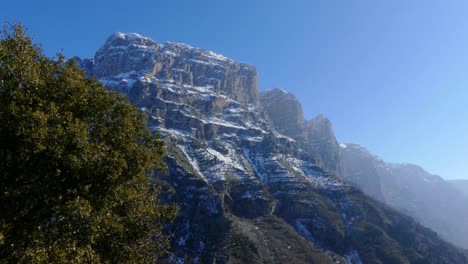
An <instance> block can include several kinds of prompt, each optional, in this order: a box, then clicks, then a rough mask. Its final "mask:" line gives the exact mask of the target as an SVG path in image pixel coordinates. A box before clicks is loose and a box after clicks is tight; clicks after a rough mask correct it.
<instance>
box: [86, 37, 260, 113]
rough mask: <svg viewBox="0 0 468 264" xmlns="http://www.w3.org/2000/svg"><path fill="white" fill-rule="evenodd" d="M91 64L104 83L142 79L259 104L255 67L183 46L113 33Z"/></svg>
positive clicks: (95, 73)
mask: <svg viewBox="0 0 468 264" xmlns="http://www.w3.org/2000/svg"><path fill="white" fill-rule="evenodd" d="M94 60H95V65H96V66H95V67H94V75H95V76H96V77H97V78H98V79H103V81H104V82H106V81H107V82H109V81H113V79H112V78H114V77H117V79H119V77H127V78H126V79H127V80H131V79H132V76H133V77H134V76H143V75H145V76H147V77H148V78H155V79H161V80H172V81H173V82H174V83H177V84H179V85H190V86H199V87H211V88H212V89H213V91H216V92H218V93H219V94H224V95H228V96H229V97H230V98H232V99H234V100H236V101H238V102H240V103H246V104H252V105H257V103H258V88H257V71H256V69H255V67H253V66H251V65H248V64H245V63H237V62H235V61H233V60H231V59H228V58H226V57H224V56H222V55H219V54H216V53H214V52H211V51H205V50H202V49H198V48H193V47H190V46H188V45H185V44H180V43H172V42H167V43H165V44H158V43H156V42H155V41H154V40H152V39H149V38H147V37H143V36H140V35H138V34H136V33H130V34H123V33H116V34H114V35H112V36H110V37H109V38H108V39H107V41H106V43H105V44H104V46H102V47H101V48H100V49H99V50H98V51H97V52H96V55H95V57H94ZM120 79H123V78H120Z"/></svg>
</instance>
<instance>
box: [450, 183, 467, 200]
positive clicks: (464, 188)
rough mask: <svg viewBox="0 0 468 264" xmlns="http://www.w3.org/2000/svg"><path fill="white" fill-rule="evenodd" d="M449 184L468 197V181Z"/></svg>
mask: <svg viewBox="0 0 468 264" xmlns="http://www.w3.org/2000/svg"><path fill="white" fill-rule="evenodd" d="M448 182H449V183H450V184H452V186H453V187H455V188H456V189H458V190H460V191H461V192H463V193H464V194H465V195H466V196H468V180H450V181H448Z"/></svg>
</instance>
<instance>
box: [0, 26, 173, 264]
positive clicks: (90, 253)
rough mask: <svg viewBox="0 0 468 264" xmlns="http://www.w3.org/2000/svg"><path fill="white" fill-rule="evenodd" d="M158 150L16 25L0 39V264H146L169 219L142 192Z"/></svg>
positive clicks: (159, 145) (136, 119) (127, 116)
mask: <svg viewBox="0 0 468 264" xmlns="http://www.w3.org/2000/svg"><path fill="white" fill-rule="evenodd" d="M163 154H164V146H163V142H162V141H161V140H160V139H159V138H158V137H157V136H154V135H152V134H151V132H150V131H149V130H148V129H147V127H146V117H145V116H144V115H142V114H141V113H140V112H139V111H138V109H136V108H135V107H133V106H131V105H130V104H129V103H128V102H127V101H126V100H125V99H124V97H123V96H121V95H118V94H116V93H111V92H108V91H107V90H106V89H105V87H103V86H102V85H101V84H99V83H98V82H97V81H96V80H93V79H89V78H86V77H85V76H84V73H83V72H82V71H81V70H80V69H78V67H77V66H76V65H75V64H74V63H73V62H71V61H68V62H64V58H63V56H61V55H58V60H57V61H53V60H50V59H48V58H47V57H45V56H44V55H43V54H42V51H41V50H40V48H39V47H38V46H36V45H34V44H33V43H32V41H31V39H30V38H29V37H28V36H27V35H26V34H25V33H24V30H23V27H22V26H21V25H13V26H10V25H6V26H5V27H4V30H3V32H2V34H1V37H0V263H2V262H19V263H126V262H131V263H144V262H154V261H155V260H157V258H158V257H159V256H160V255H161V254H163V253H164V251H166V250H167V246H168V243H167V240H166V239H165V238H164V236H163V235H162V234H161V232H162V231H161V230H162V226H163V225H164V223H166V222H168V221H170V220H172V219H173V218H174V215H175V209H174V207H172V206H164V205H161V204H159V203H158V201H157V199H156V197H157V194H158V189H157V188H155V186H151V185H150V183H149V174H150V173H151V171H152V170H153V169H158V168H162V167H163V162H162V157H163Z"/></svg>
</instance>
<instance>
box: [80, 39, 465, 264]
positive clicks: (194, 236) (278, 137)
mask: <svg viewBox="0 0 468 264" xmlns="http://www.w3.org/2000/svg"><path fill="white" fill-rule="evenodd" d="M75 60H76V61H77V63H78V64H79V65H81V66H82V67H84V69H85V70H86V72H87V73H88V74H90V75H92V76H94V77H96V78H98V79H99V80H100V81H101V82H102V83H103V84H105V85H106V86H107V87H108V88H109V89H110V90H113V91H117V92H121V93H123V94H125V95H127V97H128V99H129V101H130V102H132V103H133V104H135V105H136V106H138V107H139V108H140V109H141V110H142V111H143V112H145V113H146V114H147V115H148V117H149V118H148V126H149V128H150V129H151V130H152V131H154V132H155V133H161V134H162V135H163V137H164V139H165V141H166V146H167V156H166V158H165V161H166V163H167V170H165V171H161V172H155V174H154V177H153V178H152V180H153V181H154V182H155V183H157V184H158V185H159V186H161V187H162V189H163V192H162V193H163V194H164V195H163V197H161V198H162V199H163V200H165V201H167V202H170V203H177V204H178V205H179V207H180V210H179V215H178V218H177V220H176V221H175V223H173V224H172V225H170V226H168V227H167V229H166V230H167V232H168V233H169V234H171V236H172V239H171V241H172V251H173V254H172V255H171V256H168V258H167V259H166V260H167V261H168V262H172V263H355V264H357V263H467V262H468V260H467V258H466V256H464V255H463V252H462V251H460V250H459V249H458V248H456V247H454V246H452V245H451V244H449V243H447V242H444V241H443V240H442V239H440V238H439V237H438V236H437V234H436V233H435V232H433V231H431V230H430V229H428V228H425V227H423V226H422V225H420V224H418V223H417V222H415V221H414V220H412V219H411V218H410V217H408V216H406V215H404V214H401V213H399V212H398V211H396V210H394V209H392V208H390V207H388V206H385V205H384V204H382V203H381V202H379V201H376V200H374V199H372V198H369V197H368V196H366V195H365V194H363V193H362V192H361V191H359V190H358V189H357V188H355V187H353V186H352V185H350V184H347V183H345V182H344V181H343V180H342V179H341V178H340V177H338V176H335V174H336V175H339V174H340V173H342V172H343V171H342V170H343V166H342V164H341V158H340V155H341V151H340V147H339V143H338V142H337V141H336V139H335V137H334V135H333V131H332V128H331V123H330V122H329V121H328V119H326V118H325V117H324V116H318V117H317V118H315V119H312V120H308V121H307V120H304V117H303V114H302V107H301V105H300V104H299V102H298V101H297V99H296V98H295V97H294V96H293V95H291V94H290V93H288V92H286V91H284V90H281V89H273V90H270V91H265V92H262V93H261V94H259V93H258V87H257V81H256V80H257V72H256V69H255V67H253V66H251V65H248V64H244V63H238V62H235V61H233V60H231V59H228V58H226V57H224V56H222V55H219V54H216V53H213V52H210V51H205V50H202V49H199V48H193V47H190V46H188V45H185V44H178V43H171V42H168V43H165V44H159V43H157V42H155V41H153V40H151V39H149V38H146V37H143V36H140V35H138V34H135V33H130V34H123V33H117V34H113V35H112V36H110V37H109V38H108V39H107V41H106V43H105V44H104V45H103V46H102V47H101V48H100V49H99V50H98V51H97V52H96V55H95V57H94V60H81V59H79V58H76V59H75ZM275 105H276V106H278V107H280V108H281V109H282V110H283V111H276V108H275Z"/></svg>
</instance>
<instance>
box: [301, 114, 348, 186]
mask: <svg viewBox="0 0 468 264" xmlns="http://www.w3.org/2000/svg"><path fill="white" fill-rule="evenodd" d="M304 138H305V141H306V142H308V145H309V146H310V147H311V151H312V152H313V153H315V154H316V155H317V156H318V157H320V158H319V159H320V161H321V162H322V164H323V166H324V167H325V168H327V169H328V170H329V171H330V172H331V173H333V174H335V175H337V176H340V177H342V176H343V162H342V158H341V153H340V145H339V143H338V141H337V140H336V138H335V134H334V132H333V128H332V124H331V122H330V120H329V119H328V118H327V117H326V116H324V115H318V116H316V117H315V118H313V119H311V120H308V121H306V122H305V125H304Z"/></svg>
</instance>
